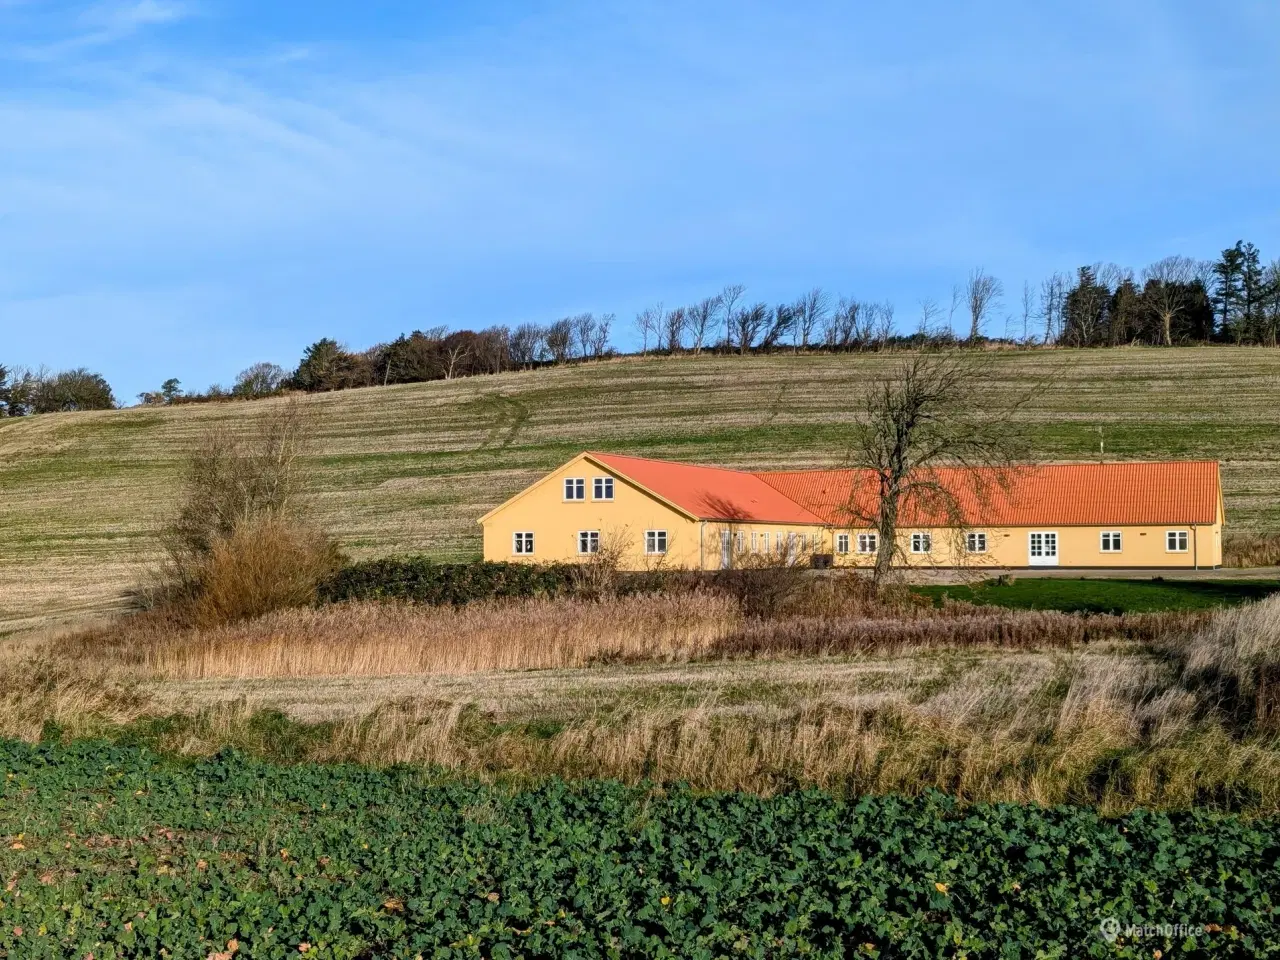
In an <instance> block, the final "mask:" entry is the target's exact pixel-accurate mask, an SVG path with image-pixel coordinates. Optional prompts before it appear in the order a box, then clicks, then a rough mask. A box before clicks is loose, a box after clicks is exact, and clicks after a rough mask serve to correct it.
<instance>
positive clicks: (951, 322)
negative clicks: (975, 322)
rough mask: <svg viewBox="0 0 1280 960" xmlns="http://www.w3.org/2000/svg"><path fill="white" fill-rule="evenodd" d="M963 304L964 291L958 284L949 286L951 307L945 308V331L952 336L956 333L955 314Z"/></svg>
mask: <svg viewBox="0 0 1280 960" xmlns="http://www.w3.org/2000/svg"><path fill="white" fill-rule="evenodd" d="M963 302H964V290H963V289H962V288H961V286H960V284H958V283H953V284H952V285H951V305H950V306H949V307H948V308H947V329H948V330H950V331H951V334H952V336H955V333H956V313H957V312H959V310H960V304H961V303H963Z"/></svg>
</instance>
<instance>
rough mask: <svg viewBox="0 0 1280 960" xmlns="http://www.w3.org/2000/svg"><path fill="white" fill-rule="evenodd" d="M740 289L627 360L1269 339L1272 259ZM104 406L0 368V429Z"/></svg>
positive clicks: (342, 360)
mask: <svg viewBox="0 0 1280 960" xmlns="http://www.w3.org/2000/svg"><path fill="white" fill-rule="evenodd" d="M746 294H747V288H746V287H745V286H743V285H742V284H730V285H729V286H726V287H724V288H723V289H722V290H721V291H720V292H719V293H717V294H714V295H712V296H708V297H704V298H702V299H700V300H697V301H695V302H693V303H690V304H686V305H683V306H676V307H673V308H667V307H665V306H664V305H663V304H661V303H658V304H655V305H652V306H649V307H646V308H645V309H643V310H641V311H639V312H638V313H637V314H636V316H635V319H634V321H633V329H634V335H635V339H636V341H637V343H638V346H639V351H638V352H639V353H641V354H651V353H657V354H668V355H671V354H683V353H688V354H694V355H697V354H702V353H704V352H711V353H718V354H737V355H746V354H753V353H768V352H772V351H777V350H784V349H787V350H807V351H833V352H845V351H869V350H886V349H912V348H919V347H924V346H931V347H950V346H955V345H957V344H960V343H966V344H970V345H976V344H981V343H997V344H1009V345H1018V346H1027V347H1030V346H1067V347H1105V346H1119V345H1122V344H1150V345H1157V346H1174V345H1178V344H1192V343H1233V344H1258V345H1264V346H1272V347H1274V346H1276V345H1277V342H1278V341H1280V260H1273V261H1271V262H1270V263H1269V264H1264V262H1263V260H1262V255H1261V253H1260V251H1259V250H1258V248H1257V247H1256V246H1255V245H1254V244H1252V243H1247V242H1245V241H1238V242H1237V243H1236V244H1235V245H1234V246H1231V247H1228V248H1227V249H1225V250H1223V251H1222V254H1221V256H1219V257H1218V259H1216V260H1195V259H1192V258H1190V257H1182V256H1173V257H1166V258H1164V259H1163V260H1159V261H1157V262H1155V263H1153V264H1150V265H1149V266H1147V267H1144V268H1142V269H1141V270H1137V271H1135V270H1133V269H1131V268H1127V267H1121V266H1118V265H1116V264H1094V265H1091V266H1083V267H1080V268H1079V269H1078V270H1077V271H1076V272H1075V273H1074V274H1067V273H1055V274H1053V276H1051V277H1048V278H1046V279H1045V280H1043V281H1042V282H1041V283H1039V284H1037V285H1032V284H1031V283H1024V284H1023V286H1022V289H1021V291H1020V293H1019V295H1018V296H1017V297H1016V298H1015V300H1014V302H1013V303H1007V302H1006V300H1005V296H1006V291H1005V288H1004V285H1003V283H1002V282H1001V281H1000V279H999V278H997V277H995V276H993V275H992V274H990V273H988V272H987V271H986V270H984V269H981V268H979V269H975V270H973V271H972V272H970V274H969V276H968V278H967V280H966V281H965V282H964V283H960V284H956V285H955V286H954V287H953V288H952V290H951V296H950V300H949V302H948V303H947V304H946V305H945V306H944V305H943V304H941V303H939V302H938V301H936V300H930V299H926V300H922V301H920V302H919V303H918V304H917V307H916V310H915V312H914V315H913V316H912V317H909V318H907V319H906V320H905V321H900V319H899V317H898V316H897V311H896V308H895V306H894V304H892V303H888V302H876V301H867V300H859V299H856V298H851V297H840V296H836V295H832V294H829V293H828V292H826V291H824V290H823V289H821V288H817V287H815V288H814V289H812V290H809V291H807V292H805V293H804V294H802V295H800V296H799V297H797V298H795V299H794V300H788V301H784V302H781V303H769V302H767V301H762V300H760V301H753V300H751V299H749V298H748V297H747V295H746ZM617 326H618V324H617V316H616V314H613V313H604V314H594V313H580V314H575V315H573V316H568V317H562V318H561V319H559V320H556V321H555V322H553V323H549V324H538V323H522V324H519V325H517V326H502V325H498V326H491V327H486V328H485V329H483V330H453V331H450V330H449V329H448V328H446V327H444V326H437V327H430V328H427V329H424V330H414V331H412V332H411V333H408V334H401V335H400V336H398V337H397V338H396V339H395V340H392V341H390V342H387V343H380V344H376V345H374V346H373V347H370V348H368V349H366V350H351V349H349V348H347V347H345V346H343V345H342V344H340V343H339V342H338V341H337V340H334V339H332V338H329V337H325V338H322V339H320V340H317V341H316V342H315V343H313V344H311V345H310V346H309V347H307V348H306V350H305V351H304V352H303V355H302V357H301V359H300V360H299V363H298V366H297V367H296V368H295V369H294V370H292V371H287V370H285V369H284V368H282V367H280V366H279V365H277V364H274V363H257V364H254V365H253V366H251V367H249V368H247V369H246V370H243V371H241V372H240V374H239V375H238V376H237V377H236V380H235V383H234V384H233V385H232V386H231V387H230V388H227V387H223V386H221V385H218V384H215V385H213V386H211V387H209V388H208V389H207V390H206V391H204V392H186V391H184V390H183V389H182V385H181V383H180V381H178V380H177V379H176V378H171V379H169V380H166V381H165V382H164V383H163V384H161V385H160V387H159V388H158V389H156V390H151V391H146V392H144V393H142V394H140V395H139V397H138V399H139V402H140V403H142V404H144V405H173V404H181V403H205V402H213V401H220V400H238V399H257V398H261V397H268V396H274V395H276V394H279V393H282V392H285V391H291V390H296V391H305V392H321V391H330V390H343V389H348V388H352V387H368V386H379V385H388V384H393V383H420V382H423V381H427V380H452V379H455V378H457V377H470V376H477V375H480V374H491V373H502V372H504V371H507V370H518V369H530V368H534V367H542V366H552V365H557V364H565V363H573V362H582V361H586V360H599V359H603V358H606V357H611V356H616V355H618V353H619V351H618V350H617V349H616V348H615V347H614V345H613V343H612V340H611V337H612V336H613V334H614V333H615V332H616V330H617ZM114 406H116V400H115V397H114V395H113V394H112V391H111V387H110V386H109V385H108V384H107V382H106V380H105V379H103V377H102V376H101V375H100V374H96V373H93V372H91V371H89V370H86V369H83V368H80V369H76V370H67V371H61V372H58V373H50V372H48V371H45V370H40V371H31V370H24V369H13V370H6V369H5V368H4V367H3V366H0V416H24V415H27V414H31V413H52V412H56V411H65V410H93V409H106V408H111V407H114Z"/></svg>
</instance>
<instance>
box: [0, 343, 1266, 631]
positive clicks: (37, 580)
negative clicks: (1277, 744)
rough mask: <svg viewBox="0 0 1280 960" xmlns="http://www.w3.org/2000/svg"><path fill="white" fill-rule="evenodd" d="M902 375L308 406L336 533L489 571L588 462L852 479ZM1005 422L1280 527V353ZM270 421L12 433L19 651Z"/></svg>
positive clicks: (617, 367) (1049, 395)
mask: <svg viewBox="0 0 1280 960" xmlns="http://www.w3.org/2000/svg"><path fill="white" fill-rule="evenodd" d="M892 362H893V358H892V357H884V356H876V355H847V356H827V355H774V356H762V357H747V358H737V357H697V358H695V357H677V358H673V359H667V358H625V359H620V360H613V361H607V362H602V363H590V364H582V365H577V366H568V367H559V368H554V369H547V370H538V371H529V372H521V373H510V374H502V375H499V376H493V377H475V378H469V379H465V380H457V381H452V382H435V383H427V384H414V385H408V386H399V387H389V388H373V389H365V390H356V391H349V392H343V393H335V394H326V395H321V396H314V397H310V398H308V400H307V402H308V404H309V405H310V406H312V407H313V408H314V410H315V411H316V413H317V415H318V417H319V425H318V430H317V440H318V443H317V448H316V451H315V455H314V458H313V459H314V467H315V470H314V473H315V479H316V489H317V500H316V504H317V511H318V513H319V516H320V518H321V519H322V520H323V521H324V522H325V523H326V524H327V525H328V526H329V527H330V528H331V529H332V530H333V531H334V532H335V533H336V534H337V535H338V536H339V537H340V538H341V540H342V541H343V543H344V544H345V545H346V546H347V548H348V549H349V550H350V551H351V552H352V553H353V554H354V555H355V556H357V557H369V556H376V555H379V554H389V553H398V552H405V551H416V552H425V553H429V554H434V555H437V556H439V557H442V558H444V557H452V558H460V557H467V556H474V555H476V554H477V553H478V552H479V549H480V538H479V527H478V526H477V525H476V523H475V521H476V519H477V518H478V517H479V516H480V515H481V514H482V513H484V512H485V511H486V510H487V509H488V508H490V507H492V506H493V505H495V504H496V503H498V502H500V501H501V500H503V499H504V498H506V497H507V496H509V495H511V494H512V493H514V492H516V491H517V490H519V489H520V488H521V487H523V486H524V485H526V484H527V483H529V482H530V481H531V480H533V479H534V478H536V477H537V476H538V475H539V474H540V473H542V472H544V471H546V470H547V469H549V468H550V467H552V466H554V465H556V464H557V463H559V462H561V461H563V460H566V459H568V458H569V457H570V456H572V455H573V454H575V453H577V452H579V451H580V450H582V449H602V450H612V451H618V452H626V453H635V454H640V455H646V456H655V457H669V458H674V459H683V460H690V461H698V462H705V463H714V464H724V465H732V466H743V467H762V468H763V467H784V466H794V467H809V466H824V465H832V464H837V463H839V462H840V461H841V460H842V458H843V456H844V452H845V448H846V436H847V427H848V424H849V422H850V420H851V418H852V417H853V416H854V415H855V413H856V411H857V410H858V408H859V405H860V398H861V396H862V393H863V390H864V389H865V386H866V384H867V383H868V381H869V380H870V379H872V378H873V377H875V376H876V375H877V374H879V373H881V372H882V371H884V370H885V369H886V367H887V365H888V364H890V363H892ZM995 371H996V372H995V375H994V376H993V378H992V381H991V383H990V395H991V398H992V403H993V404H997V403H1000V402H1001V401H1002V400H1003V399H1005V398H1007V397H1010V396H1012V395H1015V394H1018V393H1022V392H1025V391H1026V390H1028V389H1029V388H1030V387H1031V386H1033V385H1036V384H1039V385H1041V389H1038V390H1037V394H1036V396H1035V398H1034V400H1033V402H1032V403H1031V404H1029V405H1028V406H1027V407H1026V408H1025V409H1024V411H1023V413H1022V418H1023V420H1024V422H1025V423H1026V424H1027V425H1028V426H1029V427H1030V428H1031V432H1032V436H1033V440H1034V444H1035V449H1036V453H1037V455H1038V456H1040V457H1042V458H1046V459H1066V460H1072V459H1075V460H1079V459H1089V458H1092V457H1096V456H1097V453H1098V443H1099V438H1100V434H1099V430H1101V431H1102V432H1101V438H1102V439H1103V440H1104V441H1105V444H1106V455H1107V456H1108V457H1111V458H1128V457H1132V458H1172V457H1206V458H1217V459H1220V460H1222V461H1223V482H1224V487H1225V492H1226V502H1227V514H1228V523H1229V525H1230V526H1231V527H1233V528H1236V529H1266V530H1276V529H1280V351H1276V350H1266V349H1261V348H1232V347H1210V348H1186V349H1172V350H1160V349H1145V348H1133V349H1129V348H1123V349H1111V350H1094V351H1078V350H1055V351H1036V352H1024V353H1009V354H1005V355H1000V356H998V357H997V358H996V366H995ZM265 409H266V405H265V404H262V403H258V404H254V403H239V404H224V405H215V406H198V407H197V406H192V407H178V408H169V409H152V408H147V409H129V410H119V411H111V412H104V413H81V414H59V415H48V416H41V417H33V418H28V419H23V420H10V421H0V491H3V495H2V496H0V632H4V631H6V630H14V629H18V628H20V627H24V626H34V625H38V624H41V623H49V622H56V621H66V620H70V619H74V618H77V617H83V616H85V615H88V614H92V613H95V612H100V611H103V610H105V609H109V608H110V607H112V606H113V605H117V604H118V603H119V602H120V599H121V597H122V595H123V592H124V591H125V590H126V589H127V587H128V586H129V585H130V584H131V583H133V582H135V581H136V580H137V579H138V578H139V576H141V575H142V573H143V572H144V570H145V568H146V565H147V564H148V563H149V562H151V561H153V560H154V558H155V555H156V554H155V533H156V530H157V528H158V527H159V525H160V524H161V523H162V521H163V519H164V517H165V515H166V513H167V511H169V510H170V509H171V508H172V505H173V502H174V497H175V493H176V490H177V481H178V476H179V471H180V465H181V463H182V461H183V458H184V457H185V456H186V455H187V454H188V453H189V452H190V450H191V449H192V446H193V444H194V443H195V441H196V439H197V438H198V436H199V435H200V433H201V431H202V430H204V429H205V428H206V427H208V426H209V425H210V424H213V423H217V422H224V423H231V424H233V425H236V426H243V425H248V424H250V423H251V422H252V421H253V419H254V418H255V417H256V416H259V415H261V414H262V412H263V411H264V410H265Z"/></svg>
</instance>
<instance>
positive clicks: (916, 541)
mask: <svg viewBox="0 0 1280 960" xmlns="http://www.w3.org/2000/svg"><path fill="white" fill-rule="evenodd" d="M932 549H933V535H932V534H928V533H913V534H912V535H911V552H912V553H928V552H929V551H930V550H932Z"/></svg>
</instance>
